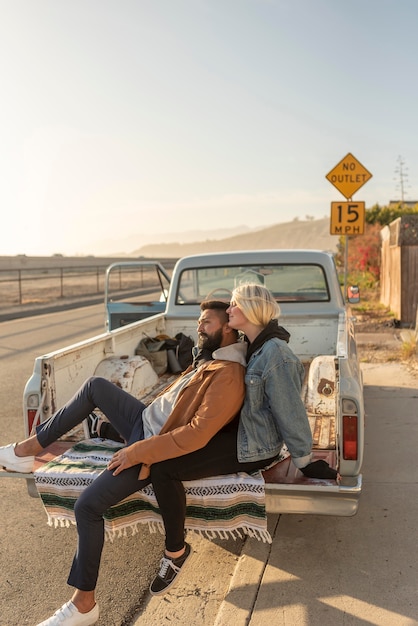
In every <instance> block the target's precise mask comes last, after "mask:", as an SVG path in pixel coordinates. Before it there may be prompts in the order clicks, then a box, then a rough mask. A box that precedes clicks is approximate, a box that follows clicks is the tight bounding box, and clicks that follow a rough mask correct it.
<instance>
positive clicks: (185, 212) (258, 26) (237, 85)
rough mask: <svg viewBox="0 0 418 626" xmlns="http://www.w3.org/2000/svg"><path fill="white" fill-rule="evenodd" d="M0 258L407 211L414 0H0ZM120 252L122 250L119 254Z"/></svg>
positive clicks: (413, 153)
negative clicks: (346, 192)
mask: <svg viewBox="0 0 418 626" xmlns="http://www.w3.org/2000/svg"><path fill="white" fill-rule="evenodd" d="M0 9H1V14H0V52H1V65H0V68H1V69H0V79H1V99H0V107H1V115H0V137H1V142H0V165H1V169H0V202H1V215H2V224H1V231H0V232H1V236H0V255H14V254H27V255H49V254H54V253H62V254H65V255H72V254H76V253H81V254H90V253H92V254H95V253H97V252H98V251H99V250H100V247H99V245H98V244H99V242H100V241H101V240H107V241H108V242H109V246H110V249H108V251H109V252H111V251H112V250H118V251H119V250H121V249H122V247H123V240H124V238H126V237H128V236H131V235H133V234H136V233H137V234H138V245H137V247H139V246H140V245H141V233H142V232H146V233H149V232H153V233H158V232H164V233H166V232H170V231H184V230H189V229H201V230H205V229H209V230H210V229H214V228H223V227H231V226H234V225H236V224H246V225H248V226H250V227H260V228H261V227H263V226H265V225H270V224H277V223H279V222H287V221H290V220H292V219H293V218H294V217H297V216H298V217H299V218H300V219H304V218H305V216H307V215H309V216H314V217H315V218H322V217H325V216H329V215H330V203H331V201H335V200H344V198H343V196H342V195H341V194H340V193H339V192H338V191H337V190H336V189H335V188H334V187H333V186H332V185H331V184H330V183H329V182H328V181H327V180H326V179H325V175H326V174H327V173H328V172H329V171H330V170H331V169H332V168H333V167H334V165H336V164H337V163H338V162H339V161H340V160H341V159H342V158H343V157H344V156H345V155H346V154H347V153H348V152H351V153H352V154H354V156H355V157H356V158H357V159H358V160H359V161H360V162H361V163H362V164H363V165H364V166H365V167H366V168H367V169H368V170H369V171H370V172H371V173H372V174H373V178H372V179H371V180H370V181H369V182H368V183H367V184H366V185H365V186H364V187H363V188H362V189H361V190H360V191H359V192H357V194H355V196H354V199H355V200H364V201H365V202H366V206H367V207H370V206H372V205H373V204H375V203H376V202H378V203H379V204H386V203H387V202H388V201H389V200H390V199H393V198H396V197H399V196H400V187H399V184H398V185H397V182H396V180H394V179H395V178H396V173H395V170H396V168H397V166H398V161H397V160H398V158H399V156H401V157H402V158H403V160H404V162H405V166H406V167H407V168H408V171H407V175H408V180H407V181H405V182H406V183H408V182H409V185H410V186H409V187H406V189H405V191H406V197H407V198H409V199H413V200H414V199H418V132H417V131H418V114H417V102H418V80H417V60H418V35H417V28H418V2H417V0H350V1H349V2H347V1H343V0H0ZM129 251H130V250H126V252H129Z"/></svg>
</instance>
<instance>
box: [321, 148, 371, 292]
mask: <svg viewBox="0 0 418 626" xmlns="http://www.w3.org/2000/svg"><path fill="white" fill-rule="evenodd" d="M371 177H372V174H370V172H369V171H368V170H366V168H365V167H364V166H363V165H362V164H361V163H360V161H358V160H357V159H356V157H354V156H353V155H352V154H351V153H350V152H349V153H348V154H347V155H346V156H345V157H344V158H343V159H341V161H340V162H339V163H337V165H336V166H335V167H334V168H333V169H332V170H331V171H330V172H328V174H327V175H326V177H325V178H326V179H327V180H329V182H330V183H331V184H332V185H334V187H335V188H336V189H338V191H339V192H340V193H342V195H343V196H345V198H346V199H347V200H348V202H331V221H330V234H331V235H340V236H341V235H344V236H345V250H344V252H345V255H344V297H346V294H347V265H348V236H349V235H363V234H364V222H365V216H366V208H365V203H364V202H353V200H352V195H353V194H354V193H355V192H356V191H358V190H359V189H360V187H362V186H363V185H364V184H365V183H367V181H368V180H370V178H371Z"/></svg>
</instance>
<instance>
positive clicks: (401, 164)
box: [394, 156, 408, 207]
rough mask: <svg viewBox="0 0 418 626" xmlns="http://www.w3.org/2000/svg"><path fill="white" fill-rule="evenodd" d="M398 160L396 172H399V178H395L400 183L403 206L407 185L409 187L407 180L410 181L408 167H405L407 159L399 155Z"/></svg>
mask: <svg viewBox="0 0 418 626" xmlns="http://www.w3.org/2000/svg"><path fill="white" fill-rule="evenodd" d="M397 162H398V166H397V167H396V168H395V174H397V178H394V180H397V181H398V185H397V187H398V186H399V187H400V189H401V204H402V207H403V206H404V203H405V187H407V186H408V185H407V182H408V174H407V170H408V168H407V167H405V161H404V160H403V158H402V157H401V156H398V158H397Z"/></svg>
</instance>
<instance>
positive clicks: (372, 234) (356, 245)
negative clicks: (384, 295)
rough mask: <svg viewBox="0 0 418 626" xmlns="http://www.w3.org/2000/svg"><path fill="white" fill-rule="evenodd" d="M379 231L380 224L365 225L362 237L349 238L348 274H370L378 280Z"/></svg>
mask: <svg viewBox="0 0 418 626" xmlns="http://www.w3.org/2000/svg"><path fill="white" fill-rule="evenodd" d="M381 230H382V226H381V225H380V224H365V228H364V235H355V236H352V237H349V240H348V271H349V272H370V274H372V275H373V276H374V278H375V279H376V280H379V277H380V231H381Z"/></svg>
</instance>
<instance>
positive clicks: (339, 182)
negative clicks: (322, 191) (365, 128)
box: [325, 153, 372, 199]
mask: <svg viewBox="0 0 418 626" xmlns="http://www.w3.org/2000/svg"><path fill="white" fill-rule="evenodd" d="M371 177H372V174H370V172H369V171H368V170H366V168H365V167H364V166H363V165H362V164H361V163H360V162H359V161H357V159H356V157H354V156H353V155H352V154H350V153H348V154H347V156H345V157H344V158H343V159H342V160H341V161H340V162H339V163H338V164H337V165H336V166H335V167H334V168H333V169H332V170H331V171H330V172H329V173H328V174H327V175H326V177H325V178H326V179H327V180H329V182H330V183H331V184H332V185H334V187H336V188H337V189H338V191H339V192H341V193H342V194H343V196H345V197H346V198H347V199H349V198H351V197H352V195H353V193H355V192H356V191H358V190H359V189H360V187H362V186H363V185H364V184H365V183H367V181H368V180H370V178H371Z"/></svg>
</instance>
